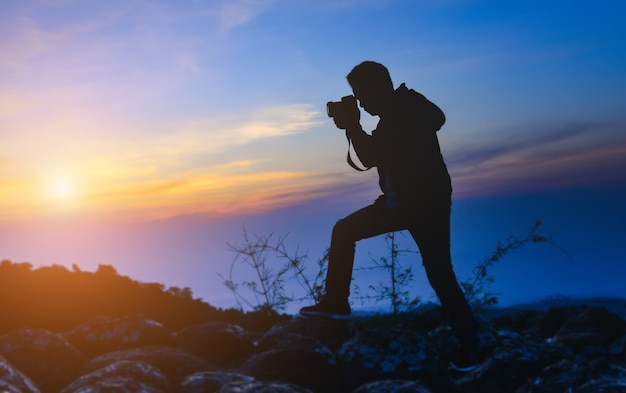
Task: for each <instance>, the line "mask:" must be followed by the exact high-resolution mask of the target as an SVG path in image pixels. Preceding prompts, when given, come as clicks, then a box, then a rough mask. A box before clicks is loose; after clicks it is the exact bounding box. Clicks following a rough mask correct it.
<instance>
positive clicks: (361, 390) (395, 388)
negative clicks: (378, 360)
mask: <svg viewBox="0 0 626 393" xmlns="http://www.w3.org/2000/svg"><path fill="white" fill-rule="evenodd" d="M352 393H432V390H430V389H428V388H427V387H426V386H424V385H422V384H421V383H420V382H419V381H404V380H393V379H392V380H383V381H375V382H370V383H366V384H365V385H361V386H359V387H358V388H356V389H354V390H353V391H352Z"/></svg>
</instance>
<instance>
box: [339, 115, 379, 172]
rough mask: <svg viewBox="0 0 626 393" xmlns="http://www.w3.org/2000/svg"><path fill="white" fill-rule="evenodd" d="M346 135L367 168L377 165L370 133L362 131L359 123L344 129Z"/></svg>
mask: <svg viewBox="0 0 626 393" xmlns="http://www.w3.org/2000/svg"><path fill="white" fill-rule="evenodd" d="M346 136H347V137H348V138H350V140H351V141H352V145H353V146H354V151H355V152H356V155H357V156H358V157H359V160H360V161H361V163H362V164H363V165H365V166H366V167H368V168H371V167H374V166H376V165H377V159H376V154H375V151H376V150H375V149H374V140H373V138H372V136H371V135H369V134H368V133H366V132H365V131H363V128H362V127H361V124H360V123H359V124H358V126H356V125H353V126H351V127H350V128H347V129H346Z"/></svg>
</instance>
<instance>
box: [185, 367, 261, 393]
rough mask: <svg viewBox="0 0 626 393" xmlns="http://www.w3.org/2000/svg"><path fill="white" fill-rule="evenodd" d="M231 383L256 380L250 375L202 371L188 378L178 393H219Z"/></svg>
mask: <svg viewBox="0 0 626 393" xmlns="http://www.w3.org/2000/svg"><path fill="white" fill-rule="evenodd" d="M231 382H241V383H251V382H255V379H254V378H252V377H251V376H248V375H243V374H239V373H232V372H223V371H201V372H198V373H194V374H191V375H189V376H187V377H186V378H185V379H184V380H183V381H182V382H181V383H180V384H179V385H178V388H177V389H176V391H177V392H178V393H207V392H218V391H220V389H221V388H222V386H224V385H226V384H228V383H231Z"/></svg>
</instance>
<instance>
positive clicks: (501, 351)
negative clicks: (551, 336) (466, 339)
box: [457, 338, 569, 393]
mask: <svg viewBox="0 0 626 393" xmlns="http://www.w3.org/2000/svg"><path fill="white" fill-rule="evenodd" d="M567 356H569V352H568V351H567V350H566V349H565V348H563V347H561V346H559V345H553V344H549V343H537V342H534V341H530V340H528V339H524V338H522V339H520V340H518V341H515V342H510V343H509V344H508V346H506V347H500V348H497V349H496V350H495V351H494V353H493V355H492V356H491V357H489V358H488V359H487V360H485V361H484V362H483V363H482V365H481V367H480V368H479V369H478V370H475V371H473V372H471V373H469V374H467V375H465V376H462V377H461V378H459V379H458V380H457V386H459V387H460V388H461V391H471V392H474V391H476V392H481V393H491V392H493V393H500V392H502V391H503V387H507V390H506V391H511V392H514V391H515V390H516V389H517V388H519V387H521V386H524V385H525V384H526V383H527V381H528V380H529V379H533V378H534V376H536V375H537V374H538V373H539V372H540V371H541V370H542V369H543V368H544V367H546V366H548V365H551V364H554V363H556V362H558V361H560V360H561V359H563V358H565V357H567Z"/></svg>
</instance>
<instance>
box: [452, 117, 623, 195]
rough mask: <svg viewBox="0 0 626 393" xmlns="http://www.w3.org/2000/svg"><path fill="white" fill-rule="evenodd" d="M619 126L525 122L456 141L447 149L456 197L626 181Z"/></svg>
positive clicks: (620, 128)
mask: <svg viewBox="0 0 626 393" xmlns="http://www.w3.org/2000/svg"><path fill="white" fill-rule="evenodd" d="M623 128H624V126H623V125H621V124H593V123H588V124H583V123H579V124H570V125H567V126H560V127H548V126H527V127H524V128H519V127H517V128H515V129H513V130H509V131H508V132H507V131H501V133H500V134H498V135H494V134H493V133H489V135H482V136H481V137H479V138H474V139H469V138H468V137H464V138H461V139H462V140H460V139H459V140H455V141H454V146H455V147H454V148H452V149H451V150H450V151H449V152H447V153H445V156H446V158H447V159H448V167H449V169H450V172H451V174H452V177H453V184H454V188H455V192H456V193H457V195H463V196H477V195H490V194H491V195H493V194H498V193H503V192H504V193H509V192H520V191H523V192H534V191H541V190H547V189H555V188H564V187H575V186H585V185H586V186H592V185H593V184H599V183H602V182H618V181H623V180H626V175H625V174H624V173H623V172H622V170H621V169H619V168H623V167H626V154H625V153H626V138H625V137H624V136H623V132H622V131H621V130H623Z"/></svg>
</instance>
